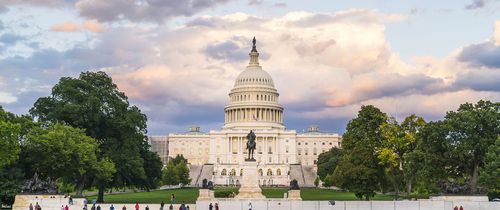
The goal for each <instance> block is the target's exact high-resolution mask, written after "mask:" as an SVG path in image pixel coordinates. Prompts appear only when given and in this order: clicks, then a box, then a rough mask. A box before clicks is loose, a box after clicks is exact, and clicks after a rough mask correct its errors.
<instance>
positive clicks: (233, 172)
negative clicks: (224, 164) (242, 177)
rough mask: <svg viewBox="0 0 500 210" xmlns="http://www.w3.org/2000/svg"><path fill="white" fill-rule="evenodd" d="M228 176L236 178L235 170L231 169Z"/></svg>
mask: <svg viewBox="0 0 500 210" xmlns="http://www.w3.org/2000/svg"><path fill="white" fill-rule="evenodd" d="M229 176H236V169H234V168H233V169H231V173H229Z"/></svg>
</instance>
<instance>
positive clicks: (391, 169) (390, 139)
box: [378, 115, 425, 194]
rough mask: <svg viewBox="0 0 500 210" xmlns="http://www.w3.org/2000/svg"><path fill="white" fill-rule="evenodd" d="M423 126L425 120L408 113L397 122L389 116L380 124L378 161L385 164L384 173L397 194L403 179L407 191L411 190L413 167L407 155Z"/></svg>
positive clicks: (413, 146) (412, 148) (414, 170)
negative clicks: (380, 145) (400, 121)
mask: <svg viewBox="0 0 500 210" xmlns="http://www.w3.org/2000/svg"><path fill="white" fill-rule="evenodd" d="M423 126H425V121H424V119H423V118H421V117H417V116H416V115H410V116H408V117H406V118H405V120H404V121H403V122H402V123H401V124H399V123H398V122H397V121H396V119H394V118H390V119H389V121H388V122H387V123H384V124H382V126H381V131H382V135H383V137H384V138H383V141H382V148H381V149H380V150H379V151H378V158H379V159H380V162H381V163H382V164H384V165H385V166H386V173H387V174H388V176H389V177H390V180H391V181H392V183H393V188H394V190H395V191H396V194H399V189H400V184H401V183H402V182H403V181H404V182H405V184H406V189H407V193H408V194H410V193H411V191H412V182H413V180H414V174H415V172H416V169H415V168H412V164H409V161H410V160H407V156H408V155H409V153H411V152H412V151H413V150H414V149H415V147H416V145H417V137H416V136H417V134H418V132H419V131H420V130H421V129H422V127H423Z"/></svg>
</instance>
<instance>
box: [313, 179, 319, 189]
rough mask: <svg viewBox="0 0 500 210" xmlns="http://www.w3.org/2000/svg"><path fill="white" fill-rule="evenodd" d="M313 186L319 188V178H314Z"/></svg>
mask: <svg viewBox="0 0 500 210" xmlns="http://www.w3.org/2000/svg"><path fill="white" fill-rule="evenodd" d="M314 186H316V187H318V186H319V177H316V179H314Z"/></svg>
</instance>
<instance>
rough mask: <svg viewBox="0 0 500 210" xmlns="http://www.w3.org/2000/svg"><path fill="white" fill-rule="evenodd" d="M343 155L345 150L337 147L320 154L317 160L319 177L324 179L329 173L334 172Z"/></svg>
mask: <svg viewBox="0 0 500 210" xmlns="http://www.w3.org/2000/svg"><path fill="white" fill-rule="evenodd" d="M343 156H344V152H343V150H342V149H341V148H337V147H332V148H331V149H330V150H328V151H326V152H323V153H321V154H319V156H318V162H317V166H318V176H319V178H320V179H321V180H323V181H324V180H325V178H326V176H327V175H328V174H332V173H333V171H334V170H335V167H337V164H338V163H339V162H340V160H341V159H342V157H343Z"/></svg>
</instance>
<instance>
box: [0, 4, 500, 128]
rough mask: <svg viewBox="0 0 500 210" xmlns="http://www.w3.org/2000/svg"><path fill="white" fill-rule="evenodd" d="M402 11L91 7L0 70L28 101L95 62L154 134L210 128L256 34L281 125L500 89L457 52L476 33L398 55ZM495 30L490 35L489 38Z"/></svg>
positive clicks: (219, 118) (431, 114)
mask: <svg viewBox="0 0 500 210" xmlns="http://www.w3.org/2000/svg"><path fill="white" fill-rule="evenodd" d="M210 2H211V1H210ZM98 4H106V2H99V3H98ZM93 6H97V5H93ZM117 7H120V5H117ZM124 12H125V11H124ZM111 13H113V11H111ZM111 16H112V18H110V20H118V19H119V20H125V19H127V20H128V19H129V18H131V17H132V16H127V17H123V16H120V15H119V16H120V18H118V19H116V17H114V16H113V15H111ZM162 17H163V16H162ZM94 18H96V17H94ZM134 18H135V19H134V20H143V21H146V19H141V18H145V17H139V16H137V17H135V16H134ZM147 20H151V19H147ZM404 20H406V16H405V15H401V14H385V13H380V12H378V11H375V10H367V9H351V10H344V11H339V12H337V13H334V14H318V13H311V12H300V11H299V12H289V13H287V14H285V15H283V16H265V17H264V16H257V15H250V14H246V13H233V14H227V15H222V16H200V17H196V18H193V19H191V20H190V21H189V22H187V23H185V24H184V25H182V24H181V25H176V26H175V27H166V26H161V27H159V26H156V25H153V26H150V25H147V26H144V25H136V24H131V25H128V24H126V25H122V24H110V23H105V24H106V26H107V28H106V29H105V30H102V29H101V30H99V29H98V28H99V27H93V26H95V25H92V24H91V23H98V25H100V23H102V19H100V20H99V19H97V18H96V19H95V20H94V21H95V22H88V24H87V26H86V22H84V23H76V24H77V26H78V28H79V29H78V30H80V31H81V30H94V29H95V30H94V31H96V32H97V31H101V33H97V34H93V36H91V37H92V39H91V40H92V41H89V40H85V41H82V42H81V43H78V44H76V45H74V47H72V48H70V49H67V50H56V49H53V48H47V47H45V48H43V45H42V46H41V47H42V49H38V50H36V51H35V52H34V53H33V54H32V55H29V56H25V57H21V56H12V57H6V58H1V60H0V69H2V71H1V72H0V76H9V78H8V79H5V83H6V84H7V85H6V86H3V87H2V91H3V92H6V93H9V94H11V95H12V96H14V97H17V101H16V102H12V103H11V104H9V108H10V109H11V110H12V109H14V108H16V107H17V108H18V109H20V108H19V107H23V106H26V105H22V104H21V102H22V103H24V104H32V103H33V102H34V100H35V99H36V97H40V96H43V95H46V94H48V93H49V91H50V88H51V87H52V86H53V85H54V84H55V83H56V82H57V79H58V78H60V77H62V76H77V75H78V74H79V73H80V72H81V71H87V70H92V71H96V70H103V71H106V72H107V73H108V74H109V75H111V76H112V78H113V80H114V82H115V83H116V84H117V85H118V87H119V89H120V90H121V91H124V92H125V93H126V95H127V96H128V97H129V99H130V101H131V103H133V104H135V105H138V106H139V107H140V108H141V110H143V112H144V113H146V114H147V116H148V119H149V121H148V125H149V131H150V133H151V134H165V133H167V132H172V131H176V132H179V131H184V130H185V128H186V127H188V126H190V125H193V124H197V125H201V126H202V127H204V128H205V129H206V130H208V129H218V128H219V127H220V126H221V125H222V123H223V108H224V105H225V104H226V103H227V101H228V95H227V94H228V92H229V91H230V90H231V88H232V87H233V85H234V80H235V78H236V77H237V76H238V74H239V73H241V72H242V71H243V70H244V69H245V67H246V66H247V64H248V53H249V51H250V49H251V39H252V37H253V36H256V38H257V49H258V50H259V53H261V56H260V64H261V65H262V67H263V68H264V70H266V71H267V72H268V73H269V74H270V75H271V76H272V77H273V79H274V82H275V87H276V88H277V89H278V91H279V93H280V98H279V101H280V103H282V104H283V106H284V108H285V122H286V123H287V126H288V128H289V129H297V130H299V131H300V130H301V129H302V128H304V126H306V125H307V124H311V123H313V122H319V123H320V126H322V128H324V130H330V131H339V132H341V130H338V129H342V127H343V126H344V125H345V122H347V121H348V119H351V118H352V117H354V116H355V115H356V112H357V111H358V110H359V107H360V106H361V105H362V104H374V105H377V106H380V107H381V108H382V109H383V111H386V112H388V113H390V114H391V115H397V116H403V115H405V114H408V113H410V114H411V113H413V112H415V113H417V114H419V115H422V116H424V117H426V118H428V119H435V118H439V117H442V116H443V115H444V113H445V112H446V111H448V110H452V109H455V108H456V107H458V105H459V104H460V103H463V102H465V101H468V100H476V99H487V100H494V101H495V100H496V101H498V100H500V94H499V91H498V85H496V83H495V81H498V73H496V72H499V71H497V69H496V68H494V67H491V66H492V64H488V65H489V67H487V66H485V65H484V64H483V63H485V62H484V61H483V60H480V61H481V62H479V61H475V60H474V59H471V58H472V57H474V56H475V55H476V53H469V54H468V55H467V56H465V57H466V58H467V59H468V60H467V59H466V61H462V60H460V59H459V57H460V56H461V55H462V54H464V51H467V50H466V48H467V47H469V46H476V45H481V44H484V43H476V44H474V43H472V45H469V46H466V47H464V48H459V49H456V50H455V51H453V52H450V54H449V55H447V56H445V57H444V58H435V57H432V56H422V57H417V58H414V59H413V60H412V62H405V61H404V60H402V59H401V58H400V57H399V55H398V53H397V52H393V51H392V50H391V48H390V45H389V43H388V42H387V40H386V37H385V34H386V33H385V32H386V31H385V28H386V27H385V25H386V24H388V23H390V22H394V21H404ZM99 21H100V22H99ZM84 27H87V28H86V29H83V28H84ZM91 28H93V29H91ZM90 42H91V44H89V43H90ZM494 42H495V41H493V40H490V41H489V42H488V44H489V45H488V47H491V46H493V47H496V45H495V43H494ZM477 48H480V50H479V51H481V52H484V49H483V48H484V47H477ZM475 59H476V60H478V59H477V58H475ZM473 62H477V63H479V64H481V65H477V64H476V65H471V63H473ZM20 78H21V79H20ZM35 91H37V92H35ZM436 98H438V99H439V100H436ZM30 99H31V101H30ZM471 102H474V101H471ZM28 108H29V107H28ZM26 109H27V108H26ZM330 122H332V123H330Z"/></svg>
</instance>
